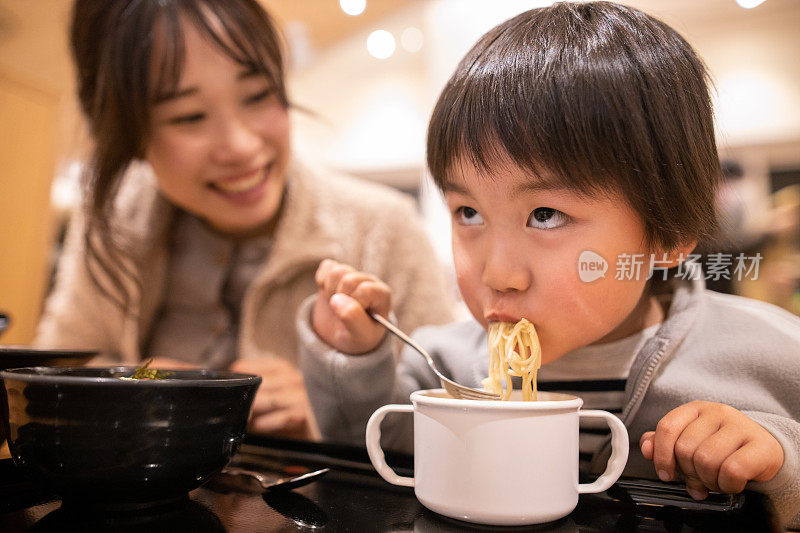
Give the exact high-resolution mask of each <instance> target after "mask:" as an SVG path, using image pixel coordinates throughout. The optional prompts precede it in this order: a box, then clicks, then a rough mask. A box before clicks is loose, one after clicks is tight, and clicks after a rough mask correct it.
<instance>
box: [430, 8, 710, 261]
mask: <svg viewBox="0 0 800 533" xmlns="http://www.w3.org/2000/svg"><path fill="white" fill-rule="evenodd" d="M656 51H657V52H656ZM706 79H707V74H706V71H705V67H704V65H703V64H702V62H701V61H700V60H699V59H698V58H697V56H696V55H695V54H694V51H693V50H692V49H691V47H690V46H689V45H688V44H687V43H686V42H685V40H683V39H682V38H681V37H680V36H679V35H677V33H675V32H674V31H673V30H671V29H670V28H669V27H668V26H666V25H665V24H663V23H662V22H660V21H658V20H655V19H651V18H649V17H648V16H647V15H645V14H644V13H641V12H639V11H637V10H634V9H631V8H626V7H624V6H620V5H617V4H613V3H611V2H591V3H588V4H580V3H566V2H562V3H556V4H554V5H553V6H552V7H550V8H541V9H534V10H531V11H529V12H526V13H522V14H521V15H518V16H516V17H514V18H512V19H510V20H508V21H506V22H504V23H502V24H500V25H499V26H497V27H496V28H494V29H493V30H491V31H490V32H489V33H487V34H486V35H484V36H483V37H482V38H481V39H480V40H479V41H478V42H477V43H476V44H475V46H474V47H473V48H472V49H471V50H470V52H468V53H467V55H466V56H465V57H464V59H462V61H461V62H460V63H459V65H458V66H457V67H456V70H455V72H454V74H453V76H452V77H451V78H450V80H449V81H448V83H447V84H446V86H445V87H444V89H443V91H442V94H441V95H440V97H439V100H438V102H437V103H436V106H435V107H434V110H433V113H432V115H431V121H430V124H429V129H428V141H427V143H428V145H427V158H428V166H429V168H430V171H431V174H432V175H433V178H434V181H435V182H436V183H437V185H438V186H439V187H440V188H443V187H445V186H446V185H447V182H448V180H449V179H452V178H453V176H452V174H453V173H454V171H457V170H458V167H457V165H458V164H460V163H471V164H473V165H474V166H475V168H477V169H479V170H480V171H482V172H483V173H485V174H486V175H487V177H488V176H491V173H492V170H493V169H494V170H496V169H497V168H498V165H499V164H500V165H502V164H506V165H507V164H514V165H516V166H518V167H520V168H523V169H526V170H529V171H530V172H531V173H532V177H533V178H535V179H544V180H545V181H546V182H551V183H552V182H554V183H555V184H556V185H558V186H561V187H565V188H568V189H570V190H572V191H574V192H576V193H578V194H580V195H584V196H593V195H596V194H598V193H606V192H610V193H616V194H620V195H621V196H622V197H624V198H625V199H626V200H627V202H628V203H629V204H630V205H631V206H632V207H633V208H634V209H635V210H636V211H637V212H638V213H639V214H640V216H641V217H642V220H644V221H645V224H646V231H647V232H648V238H649V239H651V242H653V243H658V242H660V243H663V244H665V245H667V246H671V245H673V244H675V243H676V242H679V239H680V238H681V236H685V235H686V234H687V233H688V234H694V235H695V236H697V237H698V238H704V237H705V236H707V235H708V234H709V233H710V231H712V229H713V227H714V225H715V222H714V215H713V202H714V186H715V183H716V179H717V176H718V173H719V159H718V156H717V153H716V145H715V141H714V129H713V121H712V118H711V117H712V110H711V101H710V98H709V93H708V87H707V85H706ZM709 206H712V207H709ZM687 221H688V222H687ZM686 224H690V225H691V227H690V228H689V229H687V228H686Z"/></svg>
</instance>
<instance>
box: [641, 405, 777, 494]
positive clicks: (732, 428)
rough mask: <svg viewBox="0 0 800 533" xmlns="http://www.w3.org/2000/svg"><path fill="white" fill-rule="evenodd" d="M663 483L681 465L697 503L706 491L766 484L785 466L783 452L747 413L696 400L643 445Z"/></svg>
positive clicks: (646, 436)
mask: <svg viewBox="0 0 800 533" xmlns="http://www.w3.org/2000/svg"><path fill="white" fill-rule="evenodd" d="M639 446H640V447H641V449H642V454H643V455H644V456H645V458H646V459H649V460H652V461H653V463H654V466H655V468H656V472H657V473H658V477H659V478H661V479H662V480H663V481H669V480H671V479H673V478H674V477H675V474H676V472H675V467H676V466H677V467H678V468H679V469H680V471H682V472H683V475H684V477H685V480H686V490H687V491H688V492H689V494H690V495H691V496H692V498H694V499H696V500H702V499H704V498H705V497H706V496H708V491H709V490H712V491H715V492H726V493H736V492H741V491H742V490H743V489H744V486H745V484H746V483H747V482H748V481H751V480H753V481H768V480H770V479H772V478H773V477H774V476H775V474H777V473H778V470H780V468H781V466H782V465H783V448H782V447H781V445H780V443H779V442H778V441H777V440H776V439H775V437H773V436H772V434H771V433H770V432H769V431H767V430H766V429H764V428H763V427H761V426H760V425H759V424H758V423H756V422H755V421H753V420H751V419H750V418H748V417H747V416H746V415H745V414H744V413H742V412H741V411H738V410H736V409H734V408H733V407H731V406H729V405H725V404H721V403H713V402H702V401H695V402H691V403H687V404H684V405H681V406H680V407H677V408H675V409H673V410H672V411H670V412H669V413H667V414H666V416H664V418H662V419H661V420H660V421H659V422H658V426H657V427H656V430H655V431H648V432H647V433H645V434H644V435H642V438H641V440H640V441H639Z"/></svg>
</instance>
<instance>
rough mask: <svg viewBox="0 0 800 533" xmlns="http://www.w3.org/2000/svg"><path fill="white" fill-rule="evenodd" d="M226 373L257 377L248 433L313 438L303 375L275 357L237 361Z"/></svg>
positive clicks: (309, 408) (289, 364) (286, 362)
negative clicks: (240, 373) (259, 383)
mask: <svg viewBox="0 0 800 533" xmlns="http://www.w3.org/2000/svg"><path fill="white" fill-rule="evenodd" d="M230 369H231V371H233V372H244V373H246V374H256V375H258V376H261V385H260V386H259V387H258V392H256V397H255V400H253V407H252V408H251V410H250V419H249V420H248V423H247V430H248V431H249V432H250V433H257V434H277V435H281V436H284V437H292V438H301V439H310V438H313V437H314V431H313V429H312V428H313V423H312V422H311V420H310V413H311V407H310V404H309V402H308V394H306V388H305V385H304V383H303V375H302V374H301V372H300V371H299V370H298V369H297V368H295V367H293V366H292V365H291V363H289V362H288V361H285V360H283V359H279V358H277V357H260V358H257V359H238V360H237V361H235V362H234V363H233V364H232V365H231V368H230Z"/></svg>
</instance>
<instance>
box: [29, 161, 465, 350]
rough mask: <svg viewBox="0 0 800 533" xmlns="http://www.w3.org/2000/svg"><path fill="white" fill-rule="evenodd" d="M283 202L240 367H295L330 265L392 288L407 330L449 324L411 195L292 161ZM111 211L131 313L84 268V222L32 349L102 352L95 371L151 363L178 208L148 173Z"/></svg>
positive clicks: (244, 333)
mask: <svg viewBox="0 0 800 533" xmlns="http://www.w3.org/2000/svg"><path fill="white" fill-rule="evenodd" d="M286 202H287V203H286V206H285V209H284V213H283V216H282V218H281V220H280V222H279V224H278V227H277V228H276V232H275V235H274V243H273V248H272V251H271V253H270V254H269V257H268V259H267V260H266V262H265V263H264V265H263V266H262V267H261V269H260V271H259V272H258V274H257V275H256V277H255V279H254V280H253V282H252V284H251V285H250V287H249V288H248V289H247V291H246V292H245V295H244V298H243V303H242V309H241V315H240V316H241V323H240V329H239V332H240V335H239V339H238V343H239V345H238V354H239V357H242V358H251V357H263V356H268V357H271V356H277V357H281V358H284V359H287V360H289V361H291V362H293V363H295V364H296V362H297V352H298V341H297V338H296V334H295V329H294V321H295V315H296V311H297V309H298V307H299V305H300V303H301V302H302V301H303V299H305V298H306V297H307V296H309V295H311V294H313V293H314V292H315V291H316V285H315V283H314V272H315V271H316V268H317V265H318V264H319V262H320V261H321V260H322V259H325V258H333V259H335V260H337V261H341V262H344V263H347V264H350V265H353V266H354V267H355V268H357V269H359V270H363V271H366V272H369V273H372V274H374V275H376V276H378V277H379V278H380V279H382V280H383V281H385V282H386V283H388V284H389V286H390V287H391V288H392V291H393V292H392V308H393V310H394V312H395V313H396V315H397V317H398V319H399V325H400V327H402V328H404V329H405V330H407V331H412V330H414V329H415V328H417V327H418V326H421V325H424V324H442V323H445V322H448V321H449V320H450V319H451V318H452V317H451V309H452V308H451V301H450V298H449V296H448V294H447V291H446V284H445V281H444V274H443V271H442V269H441V268H440V267H439V263H438V262H437V259H436V257H435V256H434V253H433V250H432V247H431V245H430V243H429V241H428V239H427V236H426V235H425V234H424V231H423V229H422V225H421V222H420V219H419V216H418V214H417V213H416V210H415V207H414V204H413V201H412V200H411V199H410V198H409V197H407V196H406V195H403V194H402V193H399V192H397V191H395V190H392V189H389V188H388V187H384V186H381V185H378V184H374V183H369V182H364V181H361V180H356V179H355V178H350V177H345V176H340V175H333V174H332V173H326V174H324V175H323V173H321V172H319V171H312V170H311V169H309V168H308V167H306V166H304V165H301V164H299V163H298V162H293V164H292V166H291V168H290V171H289V185H288V192H287V197H286ZM116 207H117V214H116V218H115V220H114V222H115V223H116V224H119V225H120V226H121V227H123V228H125V230H126V231H127V232H128V234H129V235H130V238H131V242H132V244H133V245H134V247H133V249H134V251H135V254H136V256H137V257H138V259H139V264H140V265H143V266H142V272H141V279H142V280H143V285H142V289H141V291H140V292H138V291H137V293H136V294H137V296H136V299H135V305H134V309H133V312H132V313H129V314H128V315H125V314H124V313H123V312H122V311H121V310H120V309H119V308H118V307H116V306H115V305H114V304H113V303H111V302H110V301H109V300H107V299H106V298H104V297H103V296H102V295H101V294H100V293H99V291H98V290H97V289H96V288H95V286H94V285H93V284H92V283H91V281H90V279H89V276H88V273H87V271H86V268H85V265H84V259H83V257H84V253H85V251H84V243H83V231H84V227H85V221H84V218H83V216H82V214H81V213H78V214H76V215H75V216H74V217H73V220H72V221H71V223H70V228H69V232H68V235H67V238H66V242H65V246H64V251H63V253H62V256H61V258H60V261H59V265H58V272H57V277H56V282H55V285H54V288H53V290H52V292H51V294H50V296H49V297H48V299H47V301H46V305H45V310H44V313H43V316H42V318H41V320H40V323H39V328H38V332H37V336H36V339H35V344H36V345H37V346H41V347H50V348H56V347H58V348H72V349H95V350H100V351H101V352H102V354H103V357H102V358H101V359H100V360H98V361H96V362H112V361H114V362H125V363H136V362H137V361H140V360H141V359H143V358H146V357H147V354H143V353H141V350H142V348H141V347H142V346H146V342H147V340H148V338H149V334H150V331H151V327H152V325H153V321H154V320H157V316H158V311H159V309H160V307H161V304H162V302H163V300H164V296H165V294H166V292H165V291H168V290H170V287H168V286H167V283H166V281H167V271H168V265H169V258H170V250H169V249H168V248H167V242H168V240H169V235H170V227H171V224H172V221H173V219H174V213H175V208H174V207H173V206H172V205H171V204H169V202H167V201H166V200H165V199H164V198H163V197H162V196H161V194H160V193H159V192H158V190H157V188H156V186H155V179H154V177H153V176H152V173H151V172H150V170H149V167H148V166H147V165H144V164H138V165H135V166H133V167H132V168H131V169H130V170H129V171H128V172H127V173H126V176H125V178H124V182H123V183H122V186H121V190H120V194H119V196H118V200H117V203H116ZM203 267H204V266H203V265H201V264H199V265H197V268H203Z"/></svg>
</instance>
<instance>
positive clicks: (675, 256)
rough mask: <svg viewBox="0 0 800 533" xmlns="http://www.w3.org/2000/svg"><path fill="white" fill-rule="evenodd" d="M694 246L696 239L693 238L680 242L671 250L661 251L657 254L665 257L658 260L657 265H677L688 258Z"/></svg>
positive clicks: (667, 266)
mask: <svg viewBox="0 0 800 533" xmlns="http://www.w3.org/2000/svg"><path fill="white" fill-rule="evenodd" d="M696 247H697V241H696V240H693V241H689V242H686V243H684V244H680V245H678V246H676V247H675V248H673V249H672V250H669V251H665V252H663V253H662V254H660V255H659V256H657V257H664V258H665V261H659V263H660V264H659V266H660V267H661V268H673V267H676V266H678V265H679V264H681V263H683V262H684V261H686V259H688V256H689V254H690V253H692V250H694V249H695V248H696Z"/></svg>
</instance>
